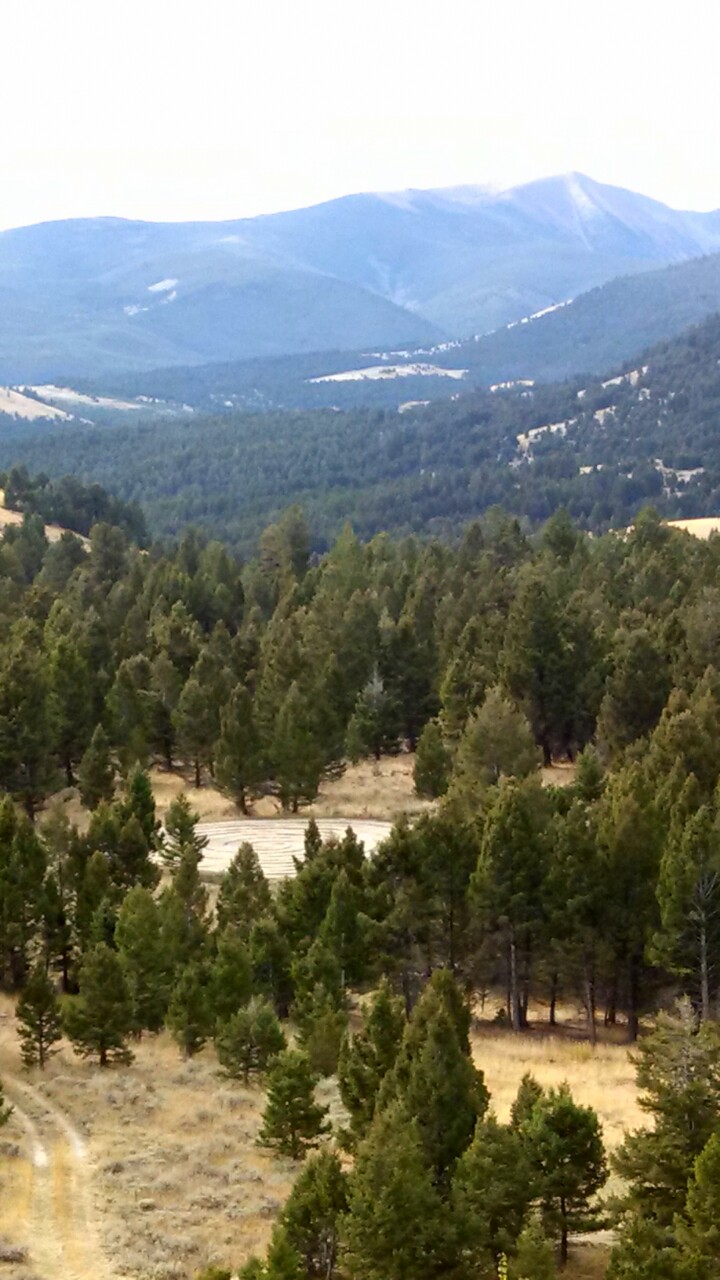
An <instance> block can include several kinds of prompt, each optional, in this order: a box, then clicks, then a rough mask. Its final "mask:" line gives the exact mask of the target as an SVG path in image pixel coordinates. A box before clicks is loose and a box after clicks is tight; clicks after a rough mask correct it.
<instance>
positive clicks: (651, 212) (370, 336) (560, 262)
mask: <svg viewBox="0 0 720 1280" xmlns="http://www.w3.org/2000/svg"><path fill="white" fill-rule="evenodd" d="M717 250H720V211H715V212H710V213H692V212H681V211H677V210H673V209H670V208H668V207H667V206H666V205H663V204H661V203H659V202H658V201H655V200H651V199H649V198H648V197H646V196H641V195H638V194H635V193H633V192H629V191H626V190H623V189H621V188H617V187H611V186H607V185H604V184H601V183H597V182H594V181H592V180H591V179H590V178H587V177H585V176H583V175H580V174H570V175H564V176H561V177H556V178H547V179H543V180H541V181H538V182H533V183H529V184H526V185H523V186H519V187H514V188H512V189H510V190H507V191H502V192H491V191H488V190H487V189H485V188H481V187H459V188H452V189H449V190H442V191H407V192H402V193H399V194H383V193H376V194H366V195H356V196H347V197H343V198H341V199H338V200H333V201H329V202H327V203H325V204H320V205H316V206H314V207H312V208H308V209H300V210H295V211H291V212H287V213H278V214H270V215H264V216H261V217H256V218H249V219H240V220H235V221H228V222H193V223H147V222H131V221H125V220H123V219H118V218H91V219H75V220H69V221H64V222H51V223H43V224H39V225H36V226H31V227H23V228H18V229H15V230H11V231H5V232H3V233H1V234H0V381H2V382H7V383H12V384H17V383H19V382H33V381H48V380H57V378H58V377H60V376H62V377H77V376H89V375H93V374H96V373H98V372H102V373H111V372H114V371H117V370H148V369H152V368H155V367H158V366H163V365H165V366H178V365H195V364H202V363H206V362H210V361H229V360H239V359H245V358H252V357H260V356H275V355H286V354H292V353H303V352H304V353H308V352H313V351H315V352H317V351H321V350H329V349H334V350H357V349H359V348H363V347H366V346H370V347H372V346H380V347H383V348H385V347H393V346H399V345H401V346H407V345H413V344H414V345H416V346H419V345H423V346H428V345H433V344H435V345H437V344H439V343H442V342H443V341H446V340H448V339H457V338H467V337H469V336H470V335H474V334H484V333H487V332H489V331H491V330H494V329H498V328H501V327H503V326H506V325H508V324H510V323H512V322H514V321H518V320H520V319H521V318H524V317H526V316H529V315H531V314H533V313H536V312H538V311H542V310H545V309H546V308H548V307H552V306H555V305H556V304H558V303H560V302H563V301H567V300H568V299H570V298H575V297H576V296H577V295H578V294H580V293H583V292H585V291H587V290H592V289H593V288H595V287H596V286H598V285H601V284H603V283H605V282H607V281H609V280H611V279H613V278H615V277H617V276H620V275H628V274H633V273H637V272H643V271H648V270H650V269H652V268H654V267H658V266H663V265H667V264H669V263H677V262H681V261H683V260H685V259H689V258H695V257H698V256H700V255H703V254H709V253H712V252H713V251H717Z"/></svg>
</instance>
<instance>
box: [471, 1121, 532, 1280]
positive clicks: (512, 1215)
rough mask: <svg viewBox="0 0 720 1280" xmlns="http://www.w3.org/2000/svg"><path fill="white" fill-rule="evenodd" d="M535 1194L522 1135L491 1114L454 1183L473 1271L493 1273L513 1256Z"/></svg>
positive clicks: (479, 1125) (477, 1132) (481, 1125)
mask: <svg viewBox="0 0 720 1280" xmlns="http://www.w3.org/2000/svg"><path fill="white" fill-rule="evenodd" d="M533 1194H534V1180H533V1171H532V1168H531V1165H530V1160H529V1157H528V1153H527V1151H526V1149H525V1146H524V1144H523V1141H522V1139H521V1137H520V1136H519V1134H518V1133H517V1132H516V1131H515V1130H513V1129H511V1128H508V1127H506V1126H505V1125H501V1124H498V1122H497V1120H496V1119H495V1117H494V1116H492V1115H490V1116H488V1117H487V1118H486V1119H483V1120H479V1121H478V1123H477V1125H476V1127H475V1133H474V1136H473V1140H472V1142H471V1144H470V1146H469V1147H467V1148H466V1150H465V1151H464V1153H463V1154H462V1156H461V1157H460V1159H459V1160H458V1163H457V1165H456V1167H455V1172H454V1175H453V1180H452V1207H453V1214H454V1217H455V1220H456V1224H457V1235H458V1240H459V1242H460V1248H461V1251H462V1255H463V1257H464V1259H465V1261H466V1264H467V1266H468V1267H469V1269H471V1270H472V1271H476V1272H479V1274H483V1272H484V1271H486V1272H487V1273H488V1274H490V1275H492V1274H493V1273H494V1271H495V1268H496V1266H497V1263H498V1260H499V1258H500V1256H501V1255H502V1254H512V1253H514V1251H515V1243H516V1241H517V1239H518V1237H519V1236H520V1233H521V1231H522V1229H523V1226H524V1223H525V1218H526V1216H527V1212H528V1209H529V1207H530V1203H531V1201H532V1199H533ZM533 1280H534V1274H533Z"/></svg>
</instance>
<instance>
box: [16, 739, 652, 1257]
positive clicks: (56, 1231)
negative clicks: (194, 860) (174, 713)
mask: <svg viewBox="0 0 720 1280" xmlns="http://www.w3.org/2000/svg"><path fill="white" fill-rule="evenodd" d="M412 766H413V759H412V757H411V756H397V757H394V758H390V759H386V760H383V761H381V762H380V764H379V765H375V764H373V763H371V762H367V763H365V764H362V765H358V766H351V767H349V768H348V769H347V771H346V772H345V774H344V775H343V776H342V777H341V778H340V779H338V780H336V781H334V782H330V783H327V784H326V785H325V786H324V787H323V790H322V792H321V795H320V797H319V799H318V801H317V802H316V804H315V805H314V806H313V807H312V809H311V810H310V812H311V813H314V814H315V815H316V816H318V817H320V818H333V817H337V818H343V819H345V820H348V821H352V819H353V818H356V819H361V818H365V819H377V820H391V819H393V818H395V817H397V816H398V814H399V813H402V812H409V813H413V812H414V813H417V812H419V811H422V809H424V808H425V807H426V806H425V805H424V804H423V802H420V801H418V799H417V797H416V796H415V794H414V790H413V784H412ZM152 778H153V786H154V790H155V795H156V800H157V804H158V811H159V815H160V816H161V817H162V816H163V815H164V813H165V812H166V811H167V807H168V805H169V804H170V802H171V800H172V799H173V797H174V796H176V795H178V794H179V793H180V792H181V791H187V793H188V795H189V798H190V799H191V801H192V803H193V806H194V807H195V808H196V809H197V810H198V811H199V813H200V815H201V819H202V821H203V822H206V823H207V822H222V821H223V820H224V821H227V820H228V819H231V818H237V817H238V814H237V811H236V809H235V807H234V806H233V805H232V803H231V802H230V801H228V800H227V798H226V797H224V796H222V795H221V794H220V793H219V792H217V791H216V790H215V789H214V788H212V787H210V786H203V787H202V788H201V789H200V790H199V791H196V790H195V788H194V787H192V786H191V785H190V782H189V781H188V779H186V778H185V777H184V776H183V775H182V774H181V773H167V772H164V771H161V770H153V773H152ZM571 778H572V772H571V769H569V768H568V767H567V766H559V767H557V768H554V769H553V770H551V771H549V773H548V776H547V777H546V778H545V781H548V782H549V781H553V782H560V783H562V782H567V781H570V780H571ZM63 803H64V805H65V806H66V808H67V811H68V816H69V817H70V818H71V819H72V820H74V821H76V820H78V819H80V820H82V818H83V816H84V815H83V813H82V810H81V809H80V806H79V804H78V802H77V798H76V796H75V795H74V793H72V792H68V793H65V795H64V797H63ZM276 813H277V806H276V805H275V802H274V801H272V800H266V801H261V802H259V804H258V806H257V807H256V813H255V816H257V817H264V818H269V817H273V816H275V814H276ZM278 816H280V815H279V814H278ZM251 826H252V824H251V821H249V822H248V828H249V831H248V836H249V838H250V839H252V836H251V834H250V832H251ZM495 1008H496V1002H493V1000H492V999H489V1000H488V1001H486V1003H485V1006H484V1008H483V1009H482V1010H479V1009H478V1010H476V1012H477V1013H478V1015H479V1016H478V1018H477V1020H476V1022H475V1024H474V1030H473V1052H474V1056H475V1060H476V1063H477V1065H478V1066H479V1067H481V1068H482V1070H483V1071H484V1073H485V1077H486V1080H487V1084H488V1087H489V1089H490V1091H491V1094H492V1105H493V1108H494V1110H495V1112H496V1114H497V1115H498V1118H499V1119H501V1120H505V1119H507V1117H508V1115H509V1111H510V1106H511V1104H512V1100H513V1098H514V1096H515V1093H516V1091H517V1088H518V1085H519V1083H520V1080H521V1079H522V1076H523V1075H524V1074H525V1073H526V1072H527V1071H531V1072H532V1073H533V1074H534V1075H535V1076H536V1077H537V1079H538V1080H539V1081H540V1082H541V1084H544V1085H559V1084H560V1083H562V1082H563V1081H565V1080H567V1082H568V1083H569V1084H570V1086H571V1088H572V1090H573V1093H574V1095H575V1097H576V1098H577V1099H578V1101H580V1102H582V1103H585V1104H589V1105H591V1106H593V1107H595V1109H596V1110H597V1112H598V1113H599V1116H600V1119H601V1121H602V1124H603V1128H604V1133H605V1139H606V1142H607V1145H608V1147H609V1148H610V1149H611V1150H612V1148H614V1147H615V1146H617V1144H618V1143H619V1141H620V1140H621V1138H622V1135H623V1133H624V1132H625V1131H626V1129H627V1128H632V1127H635V1126H637V1125H638V1124H640V1123H642V1113H641V1112H640V1110H639V1108H638V1105H637V1098H636V1092H635V1086H634V1072H633V1067H632V1063H631V1060H630V1058H629V1055H628V1051H627V1047H626V1046H625V1045H622V1044H620V1043H613V1042H612V1041H611V1040H606V1041H605V1042H602V1043H600V1044H599V1045H598V1046H597V1047H596V1049H594V1050H593V1049H592V1048H591V1047H590V1046H589V1044H587V1043H585V1042H584V1041H583V1040H582V1038H581V1036H580V1035H579V1032H580V1031H581V1026H580V1020H579V1018H578V1011H577V1010H572V1009H566V1010H564V1011H562V1013H561V1018H562V1019H563V1022H564V1024H565V1025H564V1031H563V1032H561V1033H559V1034H552V1035H551V1034H550V1033H549V1029H548V1027H547V1025H546V1023H545V1022H544V1018H545V1016H546V1014H545V1011H544V1010H543V1009H542V1008H538V1009H536V1010H533V1011H532V1014H533V1017H534V1022H533V1029H532V1030H531V1031H529V1032H528V1033H527V1034H525V1035H523V1036H514V1035H513V1034H512V1033H510V1032H509V1031H506V1030H503V1029H501V1028H499V1027H498V1026H497V1024H495V1023H494V1022H493V1020H492V1019H493V1015H494V1013H495ZM135 1054H136V1056H135V1060H134V1062H133V1063H132V1065H131V1066H129V1067H127V1068H117V1069H111V1070H108V1071H101V1070H100V1069H99V1068H98V1067H96V1066H94V1065H92V1064H88V1063H85V1062H82V1061H80V1060H79V1059H78V1058H76V1057H75V1056H74V1055H73V1053H72V1052H71V1050H70V1049H69V1048H68V1047H63V1048H62V1049H61V1052H60V1053H59V1054H58V1055H57V1056H56V1057H55V1058H53V1060H52V1062H51V1064H50V1066H49V1068H48V1070H47V1071H46V1072H45V1073H44V1075H41V1074H39V1073H33V1074H31V1075H27V1074H25V1073H23V1072H22V1070H21V1067H20V1059H19V1051H18V1043H17V1034H16V1025H15V1019H14V1010H13V1005H12V1003H11V1001H10V1000H9V999H8V998H0V1079H2V1080H3V1082H4V1085H5V1089H6V1093H7V1095H8V1099H9V1101H10V1102H11V1103H12V1104H13V1106H14V1107H15V1111H14V1114H13V1116H12V1118H11V1120H10V1123H9V1125H8V1126H7V1127H6V1128H5V1130H4V1131H3V1134H2V1139H1V1140H0V1280H113V1278H114V1277H125V1276H127V1277H133V1278H135V1280H191V1277H193V1276H194V1275H195V1274H196V1273H197V1272H198V1271H199V1270H200V1269H201V1268H203V1267H205V1266H207V1265H209V1264H211V1263H217V1264H225V1265H228V1264H229V1265H231V1266H232V1267H239V1266H241V1265H242V1263H243V1262H244V1261H245V1260H246V1259H247V1258H248V1257H249V1256H250V1255H251V1254H253V1253H255V1252H258V1251H262V1250H263V1249H264V1247H265V1245H266V1244H267V1242H268V1239H269V1236H270V1232H271V1230H272V1225H273V1222H274V1219H275V1216H276V1214H277V1212H278V1210H279V1208H280V1206H281V1205H282V1204H283V1202H284V1200H285V1199H286V1197H287V1195H288V1192H289V1190H290V1188H291V1186H292V1182H293V1178H294V1176H295V1174H296V1172H297V1167H296V1166H295V1165H294V1164H293V1162H292V1161H289V1160H285V1159H281V1158H277V1157H275V1156H273V1155H271V1154H270V1153H268V1152H265V1151H263V1150H262V1149H261V1148H259V1147H258V1146H257V1145H256V1141H255V1139H256V1135H257V1132H258V1129H259V1126H260V1119H261V1113H262V1109H263V1104H264V1099H263V1094H262V1091H261V1089H260V1088H258V1087H254V1088H250V1089H245V1088H243V1087H242V1086H241V1085H239V1084H235V1083H232V1082H229V1081H227V1080H225V1079H224V1078H223V1077H222V1076H221V1075H220V1073H219V1070H218V1066H217V1062H216V1060H215V1056H214V1052H213V1050H212V1048H211V1047H209V1048H207V1049H205V1050H204V1052H203V1053H202V1054H200V1055H198V1057H197V1058H195V1059H193V1060H191V1061H189V1062H185V1061H183V1060H182V1059H181V1058H180V1055H179V1053H178V1050H177V1048H176V1046H175V1045H174V1043H173V1042H172V1041H171V1040H170V1038H169V1036H167V1035H166V1034H163V1035H160V1036H158V1037H154V1038H153V1037H151V1038H147V1039H144V1040H143V1041H142V1042H141V1043H140V1044H138V1045H137V1046H135ZM321 1092H322V1094H323V1099H324V1101H326V1102H327V1103H328V1104H329V1105H330V1106H331V1111H332V1112H334V1113H335V1114H339V1110H340V1107H339V1100H338V1096H337V1090H336V1088H335V1086H334V1084H333V1083H332V1082H328V1083H325V1084H324V1085H322V1086H321ZM607 1251H608V1250H607V1237H603V1236H600V1237H598V1238H597V1239H596V1240H594V1241H593V1242H589V1243H580V1244H577V1245H576V1246H575V1247H574V1249H573V1256H572V1258H571V1262H570V1266H569V1268H568V1270H567V1272H566V1273H565V1274H566V1276H567V1277H568V1280H599V1278H600V1277H601V1276H602V1275H604V1270H605V1265H606V1262H607ZM3 1258H5V1259H7V1260H6V1261H3ZM13 1259H15V1260H14V1261H13Z"/></svg>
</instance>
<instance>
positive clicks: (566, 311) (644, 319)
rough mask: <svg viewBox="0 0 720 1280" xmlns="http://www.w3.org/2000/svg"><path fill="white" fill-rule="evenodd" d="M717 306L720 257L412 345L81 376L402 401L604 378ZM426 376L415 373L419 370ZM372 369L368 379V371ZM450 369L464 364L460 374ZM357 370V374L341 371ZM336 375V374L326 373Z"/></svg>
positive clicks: (335, 399) (232, 404)
mask: <svg viewBox="0 0 720 1280" xmlns="http://www.w3.org/2000/svg"><path fill="white" fill-rule="evenodd" d="M717 311H720V254H713V255H711V256H709V257H703V258H694V259H692V260H691V261H689V262H681V263H675V264H674V265H673V266H671V267H665V268H664V269H662V270H659V271H642V272H639V273H638V274H636V275H632V276H622V277H621V278H620V279H617V280H612V281H610V282H609V283H608V284H605V285H602V286H600V287H599V288H597V289H593V290H591V291H590V292H589V293H582V294H580V295H579V297H576V298H574V299H573V300H572V302H569V303H567V304H565V303H563V304H562V305H560V306H557V307H554V308H552V309H551V310H550V311H546V312H544V313H541V314H540V315H538V316H535V317H530V318H527V319H525V320H523V321H520V322H517V323H514V324H510V325H507V326H503V327H502V328H500V329H496V330H495V331H494V332H492V333H485V334H481V335H479V336H478V337H476V338H469V339H466V340H465V341H456V342H444V343H441V344H439V345H436V346H429V347H428V346H423V347H418V348H414V349H410V350H404V351H378V350H375V351H368V350H365V351H356V352H348V351H346V352H336V351H326V352H320V353H316V354H312V355H306V356H285V357H282V358H276V359H271V360H270V359H266V360H244V361H239V362H236V363H230V364H222V363H214V364H209V365H195V366H187V367H185V368H172V367H171V368H165V369H155V370H152V371H150V372H145V373H124V374H123V373H119V374H117V373H116V374H113V375H106V376H105V377H103V378H100V379H89V380H82V379H81V380H78V381H77V382H76V385H77V386H79V387H81V388H82V389H84V390H86V391H88V392H90V393H91V394H98V393H100V394H102V393H107V392H108V391H110V392H112V393H113V394H116V395H119V396H133V397H135V396H146V397H147V396H151V397H154V398H156V399H160V400H166V401H170V402H174V403H175V404H176V405H181V404H188V405H191V406H193V407H194V408H196V409H202V410H205V411H207V412H215V413H217V412H221V411H223V410H225V409H230V410H232V409H246V410H248V411H254V410H266V409H282V408H291V409H312V408H332V407H337V408H341V409H350V408H353V407H356V406H360V405H362V406H364V407H367V406H373V407H378V408H395V409H397V408H398V407H399V406H400V405H402V404H405V403H407V402H408V401H412V400H447V399H449V398H450V397H451V395H453V394H455V393H456V392H457V391H458V390H459V389H461V390H462V391H463V392H467V391H468V390H470V389H472V388H473V387H478V388H485V389H486V388H487V387H489V386H493V385H496V384H498V383H503V382H507V381H513V380H519V381H527V380H528V379H532V380H534V381H539V382H552V381H555V380H557V379H562V378H571V377H574V376H577V375H581V374H582V375H593V374H595V375H598V374H604V373H605V371H606V370H608V369H611V368H612V367H613V366H620V365H621V364H622V362H623V361H625V360H630V359H632V358H633V357H635V356H637V355H638V354H639V353H640V352H642V351H643V350H645V349H646V348H647V347H649V346H650V345H651V344H653V343H657V342H660V341H663V340H667V339H670V338H673V337H675V336H676V335H678V334H680V333H682V331H683V330H684V329H687V328H688V326H689V325H692V324H698V323H699V322H701V321H702V320H704V319H706V317H707V316H709V315H712V314H714V313H715V312H717ZM418 365H419V366H421V368H423V370H424V372H422V373H416V374H413V372H412V367H413V366H415V367H416V368H417V366H418ZM363 369H365V370H367V369H370V370H372V371H373V373H372V375H371V376H361V371H362V370H363ZM447 370H451V371H461V370H462V371H464V376H463V378H462V381H459V382H458V381H456V380H455V379H454V378H451V377H448V376H447V374H446V371H447ZM348 372H353V373H354V374H355V376H354V377H352V378H344V379H342V378H341V379H336V378H335V377H334V376H333V375H336V374H340V373H345V374H347V373H348ZM329 379H332V380H329Z"/></svg>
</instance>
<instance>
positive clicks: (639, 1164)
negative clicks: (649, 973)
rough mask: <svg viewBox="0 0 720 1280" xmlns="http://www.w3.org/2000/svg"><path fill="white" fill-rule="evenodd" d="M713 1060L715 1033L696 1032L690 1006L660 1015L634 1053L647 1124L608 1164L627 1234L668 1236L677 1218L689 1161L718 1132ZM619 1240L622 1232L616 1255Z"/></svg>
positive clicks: (717, 1043) (718, 1070)
mask: <svg viewBox="0 0 720 1280" xmlns="http://www.w3.org/2000/svg"><path fill="white" fill-rule="evenodd" d="M719 1055H720V1034H719V1033H718V1029H717V1027H716V1026H715V1025H714V1024H711V1023H703V1024H702V1025H701V1026H698V1024H697V1020H696V1018H695V1015H694V1013H693V1010H692V1007H691V1005H690V1002H689V1001H688V1000H684V1001H683V1002H682V1003H681V1004H680V1006H679V1008H678V1011H677V1013H676V1014H675V1015H674V1016H670V1015H667V1014H660V1016H659V1018H658V1027H657V1030H656V1031H655V1032H653V1034H652V1035H650V1036H647V1037H646V1038H644V1039H643V1040H642V1041H641V1042H640V1044H639V1046H638V1051H637V1059H636V1061H637V1066H636V1072H637V1082H638V1086H639V1088H640V1090H641V1097H640V1105H641V1107H642V1108H643V1110H644V1111H646V1112H647V1113H648V1114H649V1116H650V1117H651V1118H652V1121H653V1124H652V1127H651V1128H648V1129H640V1130H638V1131H637V1132H635V1133H631V1134H628V1136H627V1137H626V1138H625V1141H624V1142H623V1144H622V1146H621V1147H620V1148H619V1150H618V1151H617V1152H616V1154H615V1156H614V1157H613V1164H614V1166H615V1168H616V1170H617V1171H618V1173H619V1174H620V1175H621V1177H623V1178H624V1179H625V1181H626V1183H627V1188H628V1189H627V1192H626V1195H625V1197H624V1200H623V1204H624V1207H625V1209H626V1211H627V1214H628V1215H629V1226H630V1229H631V1233H632V1219H633V1217H639V1218H641V1219H643V1220H647V1221H649V1222H650V1223H651V1224H656V1225H657V1226H658V1227H659V1228H661V1229H668V1228H670V1227H671V1226H672V1223H673V1220H674V1217H675V1215H676V1214H679V1213H682V1211H683V1208H684V1204H685V1196H686V1192H687V1185H688V1179H689V1178H690V1177H691V1175H692V1171H693V1168H694V1163H695V1160H696V1159H697V1157H698V1156H699V1155H700V1153H701V1151H702V1150H703V1148H704V1147H705V1145H706V1143H707V1142H709V1140H710V1138H711V1137H712V1136H713V1134H714V1133H715V1132H716V1130H717V1129H718V1126H719V1125H720V1066H719ZM624 1240H625V1232H623V1238H622V1239H621V1243H620V1245H619V1251H620V1252H621V1253H622V1251H623V1250H624V1248H625V1244H624Z"/></svg>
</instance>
